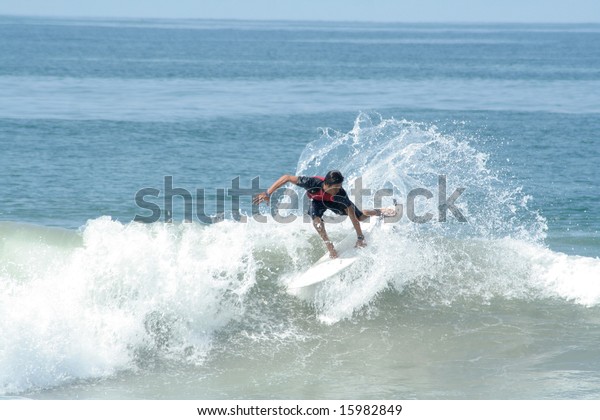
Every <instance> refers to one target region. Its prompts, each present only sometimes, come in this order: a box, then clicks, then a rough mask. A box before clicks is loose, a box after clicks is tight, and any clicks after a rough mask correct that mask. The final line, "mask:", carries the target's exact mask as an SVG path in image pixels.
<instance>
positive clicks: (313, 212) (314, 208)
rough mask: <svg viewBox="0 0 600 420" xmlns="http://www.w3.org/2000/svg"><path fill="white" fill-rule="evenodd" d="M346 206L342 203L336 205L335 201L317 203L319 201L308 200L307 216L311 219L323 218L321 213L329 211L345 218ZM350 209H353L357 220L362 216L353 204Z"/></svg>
mask: <svg viewBox="0 0 600 420" xmlns="http://www.w3.org/2000/svg"><path fill="white" fill-rule="evenodd" d="M347 207H348V206H347V205H345V204H342V203H337V202H335V201H319V200H310V207H309V209H308V214H309V216H310V217H311V218H313V219H314V218H315V217H319V218H320V217H323V213H325V211H327V210H331V211H332V212H334V213H335V214H339V215H340V216H346V208H347ZM352 208H354V214H355V215H356V217H357V218H358V219H360V218H361V217H362V216H364V214H363V212H362V211H360V210H359V209H358V208H357V207H356V206H355V205H354V204H353V203H352Z"/></svg>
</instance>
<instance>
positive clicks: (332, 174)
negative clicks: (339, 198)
mask: <svg viewBox="0 0 600 420" xmlns="http://www.w3.org/2000/svg"><path fill="white" fill-rule="evenodd" d="M342 182H344V177H343V176H342V173H341V172H340V171H338V170H333V171H329V172H327V175H325V183H326V184H327V185H335V184H341V183H342Z"/></svg>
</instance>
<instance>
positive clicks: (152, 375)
mask: <svg viewBox="0 0 600 420" xmlns="http://www.w3.org/2000/svg"><path fill="white" fill-rule="evenodd" d="M0 40H1V42H0V58H1V59H0V91H1V92H2V95H0V150H1V153H0V171H1V172H0V175H2V178H3V182H2V183H1V184H0V197H1V201H0V315H1V316H0V325H1V327H2V328H1V329H0V330H1V331H2V332H1V333H0V355H1V357H0V395H6V396H27V397H32V398H195V399H199V398H336V399H337V398H509V399H510V398H598V396H599V395H600V394H599V392H598V389H600V388H599V385H600V358H599V357H598V355H597V352H596V346H597V342H598V338H600V324H599V323H600V278H599V275H600V261H599V260H598V257H600V234H599V232H598V229H599V220H600V206H598V203H599V199H598V187H597V185H596V180H597V178H598V176H599V175H600V170H599V169H598V168H599V167H600V153H599V150H600V148H599V144H598V141H599V140H598V132H599V131H600V118H599V116H600V95H599V94H598V92H600V25H591V24H590V25H516V24H515V25H512V24H503V25H474V24H468V25H467V24H464V25H454V24H453V25H447V24H379V23H326V22H318V23H312V22H245V21H202V20H147V19H137V20H132V19H121V20H101V19H58V18H52V19H50V18H33V17H0ZM333 167H336V168H339V169H341V170H342V171H343V172H344V173H345V174H346V175H347V177H348V180H349V182H350V180H354V179H356V178H358V177H362V178H363V181H364V183H365V184H366V186H368V187H371V188H373V189H377V188H385V187H390V186H391V187H392V188H393V190H394V192H395V194H396V195H397V196H398V197H399V198H401V201H402V200H405V199H406V196H407V193H408V191H410V190H411V189H413V188H419V187H425V188H429V189H431V190H432V191H434V192H437V180H438V176H439V175H445V176H446V177H447V179H448V189H449V191H448V194H450V192H451V191H453V189H454V188H457V187H463V188H465V194H464V195H463V196H461V197H460V198H459V199H458V200H457V205H458V206H459V207H460V208H461V209H462V210H463V211H464V212H465V214H466V218H467V221H468V222H467V223H465V224H462V223H460V222H457V220H456V219H455V218H453V217H452V216H450V215H449V216H448V218H449V220H448V222H447V223H436V222H435V221H434V222H432V223H426V224H423V225H420V224H415V223H412V222H410V221H409V220H408V219H407V218H406V217H405V218H403V219H402V220H401V221H400V222H398V223H397V224H396V225H395V226H389V229H386V230H382V231H381V232H380V233H379V234H378V235H379V236H376V237H375V238H374V239H373V242H372V243H371V244H369V247H368V249H367V251H366V252H365V258H366V259H367V261H368V262H369V263H365V264H362V265H360V267H358V268H356V269H354V271H351V272H350V273H347V275H346V276H345V277H344V278H341V279H335V280H334V281H331V282H330V284H328V285H326V286H325V287H323V289H322V290H320V291H319V293H318V294H317V296H315V298H314V300H312V301H310V302H304V301H300V300H298V299H297V298H295V297H293V296H290V295H288V294H287V293H286V291H285V285H286V284H287V282H288V281H289V279H290V278H292V277H293V275H294V274H296V273H299V272H301V271H302V270H304V269H305V268H306V267H307V266H308V265H310V264H311V263H312V262H314V261H315V260H317V259H318V258H319V256H320V255H321V254H322V253H323V252H324V247H323V245H322V243H321V242H320V240H319V239H318V237H317V235H316V234H315V232H314V230H313V229H312V226H311V225H310V224H306V223H302V222H301V218H299V219H298V220H297V221H296V222H295V223H289V224H278V223H275V222H274V221H273V220H270V221H269V223H266V224H261V223H253V222H252V221H251V222H250V223H239V222H236V221H235V220H232V217H231V214H229V213H228V211H230V208H226V209H225V210H226V219H227V220H226V221H225V222H222V223H217V224H212V225H206V224H202V223H201V222H200V220H198V219H197V218H196V217H195V215H194V221H193V223H183V220H184V215H183V208H184V207H183V204H184V203H183V199H182V198H181V197H176V198H175V200H174V215H173V219H174V223H167V224H165V223H163V221H164V216H165V215H164V207H163V201H162V200H163V198H164V192H165V189H166V188H165V184H164V183H165V177H172V179H173V184H174V187H177V188H184V189H186V190H188V191H190V192H191V193H192V194H193V195H195V194H196V190H197V189H204V190H205V192H206V193H207V196H206V207H207V208H206V210H207V213H210V214H214V213H216V212H217V210H218V209H217V202H218V197H217V193H218V190H219V189H229V188H231V187H232V182H234V181H233V180H235V179H236V178H237V177H239V182H240V185H241V186H242V187H246V188H248V187H250V185H251V181H252V179H253V178H255V177H260V186H261V187H262V188H266V187H268V186H269V185H270V184H271V183H272V182H274V181H275V180H276V179H277V178H278V177H279V176H281V175H282V174H284V173H303V174H323V172H325V171H326V170H327V169H328V168H333ZM144 188H155V189H157V190H159V191H161V194H160V195H159V197H158V198H156V200H154V202H155V203H157V205H159V206H160V207H162V208H161V210H163V213H161V219H160V220H159V221H158V222H156V223H153V224H140V223H134V222H133V219H134V218H135V216H136V215H147V214H148V210H147V209H144V208H140V206H139V205H138V204H136V201H135V196H136V193H137V192H138V191H140V190H142V189H144ZM194 204H196V203H194ZM370 204H372V202H369V201H368V200H367V202H366V203H365V206H367V207H368V206H369V205H370ZM241 206H242V208H243V210H244V211H245V212H246V213H249V212H250V211H251V206H250V200H249V198H248V197H245V198H243V199H242V202H241ZM194 210H195V207H194ZM263 210H264V209H263ZM421 210H422V211H423V212H425V211H427V209H426V208H422V209H421ZM328 229H330V232H331V235H332V236H333V237H334V238H335V239H336V240H337V239H340V238H342V237H343V236H344V235H345V234H347V233H350V232H352V227H351V226H350V225H349V224H348V223H346V222H344V223H342V224H332V225H331V226H330V227H329V228H328ZM173 381H174V382H175V383H176V384H177V385H176V386H173ZM284 384H285V386H283V385H284Z"/></svg>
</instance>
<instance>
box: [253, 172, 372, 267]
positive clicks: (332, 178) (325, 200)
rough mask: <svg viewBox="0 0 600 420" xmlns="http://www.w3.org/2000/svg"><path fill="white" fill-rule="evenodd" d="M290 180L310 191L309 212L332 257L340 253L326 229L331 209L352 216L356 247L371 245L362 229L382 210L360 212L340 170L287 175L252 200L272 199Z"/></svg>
mask: <svg viewBox="0 0 600 420" xmlns="http://www.w3.org/2000/svg"><path fill="white" fill-rule="evenodd" d="M288 182H291V183H292V184H295V185H297V186H299V187H302V188H304V189H305V190H306V193H307V195H308V197H309V198H310V208H309V210H308V214H309V215H310V216H311V217H312V220H313V226H314V227H315V229H316V230H317V232H318V233H319V236H321V238H322V239H323V241H324V242H325V245H326V246H327V250H328V251H329V256H330V257H331V258H337V252H336V250H335V248H334V247H333V243H332V242H331V241H330V240H329V237H328V236H327V232H326V231H325V224H324V223H323V213H325V211H326V210H331V211H333V212H334V213H336V214H339V215H348V217H350V220H351V221H352V225H353V226H354V229H356V235H357V240H356V246H357V247H364V246H366V245H367V244H366V242H365V237H364V235H363V233H362V230H361V228H360V222H361V221H364V220H367V219H368V218H369V217H370V216H381V210H379V209H373V210H364V211H360V210H359V209H358V208H357V207H356V206H355V205H354V203H353V202H352V201H350V199H349V198H348V194H347V193H346V191H345V190H344V188H342V183H343V182H344V177H343V176H342V174H341V172H340V171H337V170H333V171H329V172H327V175H325V177H320V176H294V175H283V176H282V177H281V178H279V179H278V180H277V181H275V183H274V184H273V185H271V186H270V187H269V188H268V189H267V191H265V192H263V193H260V194H258V195H256V196H255V197H254V198H253V200H252V202H253V203H254V204H260V203H262V202H263V201H266V202H268V201H269V199H270V198H271V195H272V194H273V193H274V192H275V191H276V190H277V189H278V188H280V187H282V186H283V185H285V184H287V183H288Z"/></svg>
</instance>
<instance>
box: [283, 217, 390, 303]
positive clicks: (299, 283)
mask: <svg viewBox="0 0 600 420" xmlns="http://www.w3.org/2000/svg"><path fill="white" fill-rule="evenodd" d="M382 214H383V215H385V216H386V217H391V216H395V215H396V210H395V208H386V209H382ZM382 220H383V219H381V218H375V217H373V218H371V220H370V222H369V223H363V224H361V230H362V232H363V235H364V236H365V242H366V243H367V246H368V244H369V238H370V236H371V232H372V231H373V230H374V229H375V228H376V227H377V226H378V225H380V224H381V223H382ZM355 245H356V232H355V231H354V230H352V233H351V234H349V235H347V236H346V237H344V239H342V240H341V241H340V242H339V243H337V244H335V245H334V246H335V250H336V251H337V254H338V257H337V258H335V259H331V258H330V257H329V252H327V253H325V255H323V256H322V257H321V258H320V259H319V260H318V261H317V262H315V263H314V264H313V265H312V266H311V267H310V268H309V269H308V270H306V271H305V272H303V273H300V274H299V275H297V276H296V277H295V278H294V279H293V280H292V281H291V282H290V283H289V284H288V286H287V288H288V291H289V292H290V293H291V294H294V295H303V294H306V293H304V292H305V291H306V290H305V289H312V288H314V287H315V286H316V285H318V284H320V283H322V282H324V281H326V280H328V279H330V278H332V277H334V276H336V275H338V274H340V273H341V272H343V271H344V270H346V269H347V268H349V267H350V266H352V265H353V264H354V263H355V262H356V261H358V259H359V258H360V251H361V248H356V247H355Z"/></svg>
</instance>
